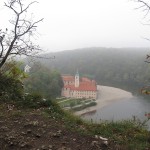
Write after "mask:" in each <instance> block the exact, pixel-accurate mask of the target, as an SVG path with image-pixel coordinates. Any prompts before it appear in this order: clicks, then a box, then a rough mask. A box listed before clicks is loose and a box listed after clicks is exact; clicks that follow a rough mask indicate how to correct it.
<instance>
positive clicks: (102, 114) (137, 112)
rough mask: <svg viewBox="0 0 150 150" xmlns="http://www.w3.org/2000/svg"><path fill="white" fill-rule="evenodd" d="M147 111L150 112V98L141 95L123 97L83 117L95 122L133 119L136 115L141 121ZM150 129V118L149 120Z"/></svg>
mask: <svg viewBox="0 0 150 150" xmlns="http://www.w3.org/2000/svg"><path fill="white" fill-rule="evenodd" d="M145 113H150V100H146V99H143V98H139V97H131V98H122V99H120V100H117V101H114V102H113V103H110V104H108V105H106V106H104V107H102V108H98V109H96V110H93V111H91V112H87V113H85V114H82V115H81V116H82V118H83V119H86V120H91V119H92V121H93V122H100V120H108V121H112V120H113V121H118V120H126V119H133V116H136V117H137V118H138V119H140V120H141V121H144V120H145V119H146V116H145ZM147 125H148V130H150V120H149V121H148V122H147Z"/></svg>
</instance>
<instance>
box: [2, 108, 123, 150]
mask: <svg viewBox="0 0 150 150" xmlns="http://www.w3.org/2000/svg"><path fill="white" fill-rule="evenodd" d="M77 128H83V127H82V126H81V127H80V126H78V127H77ZM106 149H114V150H117V149H118V150H121V149H120V148H119V147H117V146H116V145H114V143H112V144H111V142H110V141H109V144H105V143H104V142H103V141H102V140H101V139H99V138H97V137H96V136H91V135H85V134H82V133H78V132H75V131H73V130H70V129H68V128H66V126H65V124H64V122H63V120H58V119H55V118H54V117H47V116H44V115H43V114H42V112H41V111H39V110H34V111H27V112H21V111H20V110H17V111H16V110H15V111H13V110H11V111H7V109H6V111H2V110H1V112H0V150H106Z"/></svg>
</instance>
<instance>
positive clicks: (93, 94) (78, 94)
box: [62, 88, 97, 99]
mask: <svg viewBox="0 0 150 150" xmlns="http://www.w3.org/2000/svg"><path fill="white" fill-rule="evenodd" d="M62 96H64V97H70V98H92V99H96V98H97V91H71V90H70V89H69V88H67V89H66V88H63V89H62Z"/></svg>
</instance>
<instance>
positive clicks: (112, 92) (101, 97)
mask: <svg viewBox="0 0 150 150" xmlns="http://www.w3.org/2000/svg"><path fill="white" fill-rule="evenodd" d="M97 89H98V98H97V100H96V103H97V105H96V106H92V107H88V108H86V109H84V110H81V111H77V112H75V114H76V115H82V114H85V113H88V112H93V111H95V110H97V109H100V108H103V107H105V106H107V105H109V104H112V103H114V102H116V101H119V100H122V99H124V98H132V97H133V95H132V93H130V92H127V91H124V90H122V89H118V88H114V87H108V86H100V85H98V86H97Z"/></svg>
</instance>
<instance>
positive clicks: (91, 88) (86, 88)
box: [64, 83, 97, 91]
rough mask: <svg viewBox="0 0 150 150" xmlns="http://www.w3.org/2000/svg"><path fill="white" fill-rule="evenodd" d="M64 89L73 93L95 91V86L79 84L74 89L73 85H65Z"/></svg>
mask: <svg viewBox="0 0 150 150" xmlns="http://www.w3.org/2000/svg"><path fill="white" fill-rule="evenodd" d="M64 88H69V89H70V90H73V91H97V87H96V85H90V84H84V83H80V85H79V87H75V86H74V85H65V86H64Z"/></svg>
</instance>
